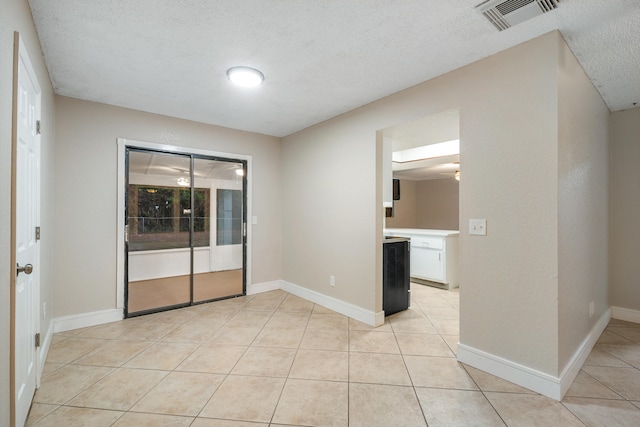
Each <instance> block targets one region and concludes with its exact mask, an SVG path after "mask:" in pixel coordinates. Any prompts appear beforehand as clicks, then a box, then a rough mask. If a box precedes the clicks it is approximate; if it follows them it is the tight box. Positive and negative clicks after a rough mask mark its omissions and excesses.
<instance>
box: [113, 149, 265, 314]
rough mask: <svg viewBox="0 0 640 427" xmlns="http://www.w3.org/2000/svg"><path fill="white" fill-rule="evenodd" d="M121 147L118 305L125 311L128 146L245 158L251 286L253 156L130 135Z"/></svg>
mask: <svg viewBox="0 0 640 427" xmlns="http://www.w3.org/2000/svg"><path fill="white" fill-rule="evenodd" d="M116 143H117V149H118V175H117V197H118V203H117V205H118V206H117V209H118V211H117V233H116V236H117V242H116V250H117V259H116V308H117V309H118V310H119V311H120V312H122V314H123V315H124V308H125V268H126V260H125V239H124V235H125V228H124V223H125V218H124V214H125V212H124V211H125V191H126V181H125V174H126V164H125V158H126V148H127V147H130V148H141V149H147V150H153V151H164V152H169V153H176V154H194V155H197V156H210V157H222V158H227V159H237V160H244V161H246V162H247V177H246V179H247V192H246V193H247V194H246V199H247V212H246V224H247V236H246V243H247V246H246V251H247V252H246V269H245V283H246V286H247V287H248V286H249V284H250V283H251V246H252V244H251V240H252V235H253V234H252V230H251V225H252V221H251V220H250V218H252V203H251V201H252V199H253V197H252V188H253V185H252V182H253V170H252V167H253V164H252V156H251V155H247V154H236V153H226V152H221V151H213V150H203V149H199V148H190V147H180V146H175V145H166V144H158V143H153V142H144V141H136V140H131V139H126V138H117V141H116Z"/></svg>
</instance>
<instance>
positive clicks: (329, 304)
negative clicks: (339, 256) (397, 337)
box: [281, 280, 384, 326]
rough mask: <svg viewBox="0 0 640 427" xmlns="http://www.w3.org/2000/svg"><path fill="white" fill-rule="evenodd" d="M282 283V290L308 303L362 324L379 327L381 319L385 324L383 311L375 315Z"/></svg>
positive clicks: (337, 300)
mask: <svg viewBox="0 0 640 427" xmlns="http://www.w3.org/2000/svg"><path fill="white" fill-rule="evenodd" d="M281 283H282V287H281V289H282V290H284V291H287V292H289V293H290V294H293V295H296V296H298V297H300V298H304V299H306V300H307V301H311V302H313V303H315V304H319V305H321V306H323V307H326V308H328V309H330V310H333V311H335V312H337V313H340V314H344V315H345V316H347V317H351V318H352V319H356V320H359V321H360V322H363V323H366V324H367V325H371V326H377V325H378V326H379V324H378V323H377V322H380V319H382V323H384V312H383V311H380V312H378V313H375V312H373V311H369V310H365V309H364V308H362V307H358V306H356V305H353V304H349V303H347V302H344V301H342V300H339V299H336V298H333V297H330V296H327V295H324V294H321V293H319V292H316V291H312V290H310V289H307V288H303V287H302V286H298V285H294V284H293V283H289V282H286V281H284V280H283V281H282V282H281ZM382 323H380V324H382Z"/></svg>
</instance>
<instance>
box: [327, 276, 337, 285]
mask: <svg viewBox="0 0 640 427" xmlns="http://www.w3.org/2000/svg"><path fill="white" fill-rule="evenodd" d="M329 286H332V287H335V286H336V276H329Z"/></svg>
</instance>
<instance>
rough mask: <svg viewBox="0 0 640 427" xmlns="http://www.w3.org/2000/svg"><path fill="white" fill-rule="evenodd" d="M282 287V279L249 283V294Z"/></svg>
mask: <svg viewBox="0 0 640 427" xmlns="http://www.w3.org/2000/svg"><path fill="white" fill-rule="evenodd" d="M278 289H281V284H280V280H274V281H272V282H263V283H255V284H251V285H247V295H255V294H259V293H262V292H269V291H275V290H278Z"/></svg>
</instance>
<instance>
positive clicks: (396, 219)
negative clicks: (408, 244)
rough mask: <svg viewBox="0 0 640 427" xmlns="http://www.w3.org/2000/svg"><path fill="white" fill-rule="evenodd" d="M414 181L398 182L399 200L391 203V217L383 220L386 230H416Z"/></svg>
mask: <svg viewBox="0 0 640 427" xmlns="http://www.w3.org/2000/svg"><path fill="white" fill-rule="evenodd" d="M416 186H417V182H416V181H409V180H406V179H401V180H400V200H394V201H393V217H392V218H385V227H386V228H417V225H416Z"/></svg>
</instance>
